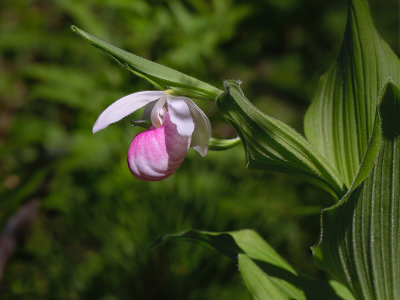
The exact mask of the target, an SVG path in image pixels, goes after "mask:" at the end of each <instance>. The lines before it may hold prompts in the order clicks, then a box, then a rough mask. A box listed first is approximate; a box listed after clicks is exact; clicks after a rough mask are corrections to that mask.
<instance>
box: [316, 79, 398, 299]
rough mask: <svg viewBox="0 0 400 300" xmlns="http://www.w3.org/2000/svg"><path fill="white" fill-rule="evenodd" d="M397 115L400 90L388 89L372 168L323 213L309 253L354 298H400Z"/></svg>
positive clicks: (394, 87) (384, 99) (381, 114)
mask: <svg viewBox="0 0 400 300" xmlns="http://www.w3.org/2000/svg"><path fill="white" fill-rule="evenodd" d="M399 115H400V91H399V89H398V87H397V86H395V85H393V84H389V85H388V87H387V89H386V93H385V96H384V97H383V100H382V103H381V105H380V118H381V120H382V131H381V132H380V131H375V132H378V133H380V138H381V142H380V147H379V154H378V156H377V158H376V160H375V161H374V165H373V168H372V170H371V171H370V173H369V175H368V177H367V178H366V179H365V181H363V182H362V183H361V184H360V185H359V186H358V187H357V185H356V184H355V185H354V188H352V189H351V190H350V192H349V193H348V194H347V195H346V196H345V197H343V199H342V200H341V201H340V202H339V203H338V204H337V205H335V206H334V207H332V208H329V209H326V210H324V211H323V213H322V230H321V240H320V243H319V245H318V246H317V247H316V248H315V249H314V255H315V256H316V259H317V262H318V263H319V264H320V266H321V267H322V268H324V269H326V270H328V271H329V272H331V273H332V274H333V275H335V276H336V277H337V278H338V279H339V280H340V281H341V282H343V283H345V284H346V285H347V286H348V287H349V288H350V289H351V290H352V291H353V293H354V294H355V295H356V296H357V297H358V298H359V299H398V297H399V295H400V274H399V272H400V258H399V257H400V255H399V254H400V203H399V199H400V186H399V178H400V160H399V153H400V120H399ZM379 121H380V120H379ZM378 125H379V126H380V125H381V122H378ZM371 146H372V147H376V146H375V145H373V144H372V145H371ZM367 164H369V162H368V163H367ZM358 182H360V181H358Z"/></svg>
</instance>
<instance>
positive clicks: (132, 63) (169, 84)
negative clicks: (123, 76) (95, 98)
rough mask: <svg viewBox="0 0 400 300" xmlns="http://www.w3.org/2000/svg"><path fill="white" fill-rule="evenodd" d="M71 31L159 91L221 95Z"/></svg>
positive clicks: (75, 29) (207, 97) (200, 96)
mask: <svg viewBox="0 0 400 300" xmlns="http://www.w3.org/2000/svg"><path fill="white" fill-rule="evenodd" d="M71 30H72V31H73V32H75V33H77V34H79V35H80V36H81V37H82V38H84V39H86V40H87V41H89V43H91V44H92V45H93V46H95V47H96V48H99V49H100V50H102V51H104V52H105V53H107V54H108V55H110V56H111V57H112V58H113V59H115V60H116V61H117V62H118V63H119V64H120V65H121V66H122V67H125V68H127V69H128V70H130V71H131V72H133V73H134V74H136V75H138V76H140V77H142V78H144V79H146V80H148V81H149V82H150V83H152V84H153V85H154V86H156V87H157V88H159V89H161V90H171V92H172V93H176V94H178V95H180V96H187V97H192V98H196V99H205V100H214V99H215V98H216V97H217V96H218V95H219V94H221V93H222V91H221V90H219V89H217V88H216V87H213V86H212V85H209V84H207V83H205V82H203V81H200V80H198V79H196V78H193V77H191V76H188V75H186V74H183V73H181V72H178V71H176V70H173V69H171V68H168V67H165V66H163V65H160V64H157V63H155V62H152V61H150V60H147V59H144V58H142V57H140V56H137V55H134V54H132V53H129V52H127V51H125V50H122V49H120V48H118V47H115V46H113V45H111V44H109V43H107V42H105V41H103V40H101V39H99V38H97V37H95V36H93V35H91V34H89V33H87V32H85V31H83V30H82V29H80V28H78V27H76V26H74V25H72V26H71Z"/></svg>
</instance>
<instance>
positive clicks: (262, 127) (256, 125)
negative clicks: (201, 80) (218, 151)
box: [217, 81, 346, 198]
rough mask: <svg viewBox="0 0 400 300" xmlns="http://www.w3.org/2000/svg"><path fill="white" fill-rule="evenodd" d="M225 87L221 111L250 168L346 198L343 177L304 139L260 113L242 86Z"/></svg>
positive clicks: (280, 123) (220, 99) (286, 126)
mask: <svg viewBox="0 0 400 300" xmlns="http://www.w3.org/2000/svg"><path fill="white" fill-rule="evenodd" d="M225 87H226V92H225V93H224V94H222V95H221V96H220V97H218V99H217V107H218V109H219V110H220V111H221V113H222V114H223V115H224V117H225V118H226V119H227V120H228V122H229V123H231V124H232V126H233V127H234V128H235V130H236V132H237V133H238V135H239V136H240V137H241V139H242V142H243V145H244V147H245V150H246V155H247V166H248V168H250V169H258V170H268V171H276V172H282V173H287V174H290V175H294V176H299V177H302V178H304V179H306V180H309V181H311V182H313V183H315V184H316V185H318V186H321V187H322V188H324V189H325V190H327V191H329V192H330V193H331V194H333V195H336V197H339V198H340V197H341V196H342V195H343V194H344V190H345V189H346V188H345V185H344V183H343V180H342V178H341V176H340V175H339V174H338V172H337V171H336V170H335V168H333V167H332V166H331V165H330V164H329V163H327V162H326V161H325V160H324V159H323V157H321V156H320V155H319V154H318V153H317V152H316V151H315V150H314V147H313V146H312V145H311V144H310V143H309V142H308V141H307V140H306V139H305V138H304V137H303V136H301V135H300V134H299V133H298V132H297V131H295V130H294V129H293V128H291V127H290V126H288V125H286V124H285V123H283V122H281V121H279V120H276V119H274V118H272V117H270V116H267V115H265V114H263V113H262V112H261V111H260V110H258V109H257V108H256V107H255V106H254V105H252V104H251V103H250V102H249V100H247V99H246V97H245V96H244V94H243V92H242V91H241V89H240V86H239V83H238V82H235V81H226V82H225Z"/></svg>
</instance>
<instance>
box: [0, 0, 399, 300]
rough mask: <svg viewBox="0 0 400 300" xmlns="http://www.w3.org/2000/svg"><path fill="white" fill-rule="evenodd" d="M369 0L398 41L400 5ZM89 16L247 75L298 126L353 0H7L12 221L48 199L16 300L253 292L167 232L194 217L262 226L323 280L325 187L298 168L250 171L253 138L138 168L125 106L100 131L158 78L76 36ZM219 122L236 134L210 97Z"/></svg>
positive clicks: (16, 279)
mask: <svg viewBox="0 0 400 300" xmlns="http://www.w3.org/2000/svg"><path fill="white" fill-rule="evenodd" d="M396 2H397V1H395V0H390V1H389V0H386V1H378V0H374V1H370V6H371V8H372V13H373V16H374V19H375V23H376V25H377V27H378V30H379V31H380V32H381V34H382V36H383V37H384V38H385V39H386V40H387V41H388V42H389V44H390V45H391V46H392V47H393V48H394V50H395V51H396V52H397V53H398V50H399V48H398V46H397V44H398V38H397V37H398V4H397V3H396ZM71 24H75V25H77V26H79V27H81V28H82V29H84V30H86V31H88V32H90V33H92V34H94V35H97V36H99V37H101V38H102V39H104V40H107V41H110V42H112V43H113V44H115V45H117V46H119V47H121V48H124V49H127V50H130V51H132V52H134V53H135V54H138V55H141V56H143V57H145V58H149V59H152V60H154V61H157V62H160V63H163V64H165V65H168V66H170V67H172V68H176V69H178V70H180V71H182V72H185V73H188V74H190V75H193V76H195V77H197V78H200V79H202V80H205V81H207V82H210V83H212V84H214V85H216V86H218V87H222V80H224V79H242V80H243V82H244V83H243V89H244V91H245V93H246V95H247V96H248V98H249V99H251V100H252V101H254V103H255V104H256V105H257V106H258V107H260V109H261V110H263V111H265V112H267V113H268V114H270V115H273V116H275V117H277V118H279V119H281V120H284V121H286V122H288V123H289V124H290V125H292V126H293V127H295V128H296V129H298V130H299V131H302V121H303V115H304V112H305V110H306V108H307V106H308V105H309V103H310V100H311V99H312V95H313V91H314V90H315V87H316V84H317V80H318V77H319V76H320V75H321V74H322V73H323V72H325V70H326V69H327V68H328V66H329V65H330V63H331V62H332V61H333V59H334V58H335V55H336V54H337V52H338V49H339V46H340V41H341V37H342V33H343V30H344V25H345V1H344V0H337V1H329V2H327V1H318V0H302V1H300V0H259V1H257V0H250V1H239V0H237V1H235V0H214V1H212V0H186V1H185V0H176V1H161V0H160V1H156V0H151V1H145V0H84V1H83V0H81V1H79V0H53V1H49V0H2V1H1V2H0V222H1V224H0V225H1V226H2V227H4V225H5V223H6V222H7V219H8V218H10V217H11V216H12V215H13V214H14V213H15V211H16V210H17V209H18V207H20V205H21V204H22V203H25V202H26V201H29V200H30V199H32V198H33V197H35V198H38V199H40V203H41V204H40V212H39V215H38V217H37V218H36V220H35V222H34V223H33V225H32V226H31V228H30V231H29V233H28V235H27V236H26V238H25V240H24V243H23V244H21V245H19V246H18V248H17V251H16V253H15V255H14V256H13V258H12V260H11V261H10V263H9V264H8V266H7V269H6V272H5V277H4V279H3V283H2V290H1V294H0V297H1V298H4V299H108V300H110V299H250V296H249V295H248V293H247V291H246V289H245V287H244V285H243V284H242V283H241V279H240V275H239V273H238V271H237V266H236V263H235V261H233V260H231V259H229V258H226V257H224V256H222V255H220V254H218V253H215V252H213V251H212V250H210V249H208V248H205V247H203V246H201V245H195V244H190V243H170V244H167V245H165V246H162V247H159V248H157V249H154V250H152V251H150V252H147V251H146V248H147V247H148V246H149V245H150V244H151V242H152V241H153V240H154V239H155V238H156V237H158V236H160V235H162V234H166V233H171V232H178V231H182V230H185V229H189V228H197V229H204V230H214V231H225V230H238V229H241V228H251V229H255V230H257V231H258V232H259V233H260V234H261V235H262V236H263V237H264V238H265V239H266V240H267V241H268V242H269V243H271V245H272V246H274V247H275V249H277V250H278V251H279V253H281V254H282V255H283V256H284V258H286V259H287V260H288V261H289V262H290V263H292V264H293V265H294V266H295V268H296V269H298V270H299V271H301V272H304V273H307V274H310V275H313V276H316V277H318V278H326V275H325V274H324V273H323V272H322V271H320V270H318V269H317V268H316V266H315V264H314V262H313V260H312V257H311V253H310V250H309V247H310V246H311V245H313V244H314V243H315V242H316V241H317V239H318V235H319V212H320V209H321V208H322V207H325V206H328V205H330V204H331V201H330V198H329V196H328V195H327V194H326V193H325V192H322V191H320V190H318V189H317V188H315V187H313V186H311V185H309V184H306V183H304V182H301V181H298V180H297V179H296V178H292V177H287V176H282V175H277V174H269V173H263V172H251V171H248V170H245V160H244V152H243V149H242V147H241V146H240V147H236V148H234V149H231V150H228V151H225V152H210V153H209V154H208V155H207V156H206V157H205V158H202V157H200V155H198V154H197V153H196V152H194V151H193V150H190V151H189V154H188V157H187V158H186V160H185V161H184V163H183V165H182V167H181V168H180V169H179V170H178V172H177V173H176V174H175V175H173V176H171V177H170V178H168V179H167V180H164V181H162V182H153V183H148V182H140V181H138V180H136V179H135V178H134V177H133V176H131V175H130V173H129V170H128V167H127V165H126V153H127V150H128V147H129V144H130V141H131V140H132V138H133V137H134V136H135V134H137V133H138V129H136V128H132V127H130V126H129V119H130V118H127V119H126V120H124V121H123V122H120V123H118V124H116V125H113V126H111V127H109V128H108V129H107V130H104V131H102V132H100V133H98V134H96V135H92V133H91V127H92V125H93V123H94V121H95V120H96V118H97V116H98V115H99V114H100V113H101V112H102V110H103V109H105V108H106V107H107V106H108V105H109V104H110V103H112V102H113V101H115V100H116V99H118V98H119V97H122V96H124V95H126V94H128V93H132V92H135V91H140V90H148V89H152V87H151V86H150V85H149V84H148V83H146V82H144V81H143V80H141V79H139V78H136V77H134V76H133V75H132V74H130V73H129V72H128V71H126V70H123V69H121V68H119V66H118V65H117V64H115V63H114V62H113V61H112V60H111V59H109V58H108V57H107V56H105V55H103V54H102V53H100V52H99V51H98V50H96V49H95V48H93V47H91V46H90V45H89V44H87V42H85V41H83V40H81V39H80V38H79V37H77V36H76V35H74V34H73V33H72V32H71V31H70V30H69V26H70V25H71ZM198 104H199V106H201V107H202V108H203V109H204V110H205V111H206V112H207V114H208V115H209V116H210V119H211V121H212V125H213V134H214V136H217V137H232V136H234V135H235V134H234V132H233V130H232V129H231V128H230V126H229V125H227V124H226V123H225V122H223V120H222V117H221V116H220V115H219V114H218V112H217V110H216V109H215V107H214V105H213V103H211V102H210V103H199V102H198Z"/></svg>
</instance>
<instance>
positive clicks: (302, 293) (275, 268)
mask: <svg viewBox="0 0 400 300" xmlns="http://www.w3.org/2000/svg"><path fill="white" fill-rule="evenodd" d="M171 240H172V241H174V240H183V241H194V242H200V243H202V244H205V245H206V246H208V247H211V248H213V249H215V250H217V251H219V252H221V253H223V254H225V255H227V256H229V257H231V258H233V259H238V265H239V271H240V272H241V274H242V277H243V280H244V282H245V284H246V286H247V288H248V289H249V291H250V293H251V295H252V296H253V297H254V299H296V300H320V299H321V297H323V299H326V300H331V299H332V300H333V299H335V300H337V299H348V300H354V298H353V296H352V295H351V293H350V292H349V291H348V289H347V288H346V287H345V286H343V285H342V284H340V283H339V282H336V281H320V280H315V279H311V278H309V277H306V276H302V275H300V274H298V273H297V272H296V271H295V270H294V269H293V268H292V267H291V266H290V265H289V264H288V263H287V262H286V261H285V260H284V259H283V258H282V257H281V256H279V254H278V253H277V252H276V251H275V250H274V249H273V248H272V247H271V246H270V245H269V244H268V243H267V242H266V241H265V240H263V239H262V238H261V237H260V235H258V234H257V233H256V232H255V231H253V230H247V229H246V230H240V231H233V232H206V231H198V230H189V231H184V232H182V233H178V234H169V235H165V236H162V237H161V238H159V239H157V240H156V241H155V242H154V243H153V245H152V246H151V248H153V247H155V246H158V245H160V244H162V243H165V242H167V241H171Z"/></svg>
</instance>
